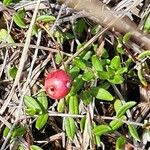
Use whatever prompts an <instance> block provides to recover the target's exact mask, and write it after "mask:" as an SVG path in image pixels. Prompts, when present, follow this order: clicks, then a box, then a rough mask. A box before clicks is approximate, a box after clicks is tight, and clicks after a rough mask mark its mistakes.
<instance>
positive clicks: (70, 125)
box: [65, 118, 76, 140]
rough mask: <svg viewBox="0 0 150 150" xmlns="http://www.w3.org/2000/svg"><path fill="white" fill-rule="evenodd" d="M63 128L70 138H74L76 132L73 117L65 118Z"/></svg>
mask: <svg viewBox="0 0 150 150" xmlns="http://www.w3.org/2000/svg"><path fill="white" fill-rule="evenodd" d="M65 130H66V134H67V136H68V138H69V139H70V140H73V139H74V136H75V134H76V125H75V121H74V119H73V118H66V119H65Z"/></svg>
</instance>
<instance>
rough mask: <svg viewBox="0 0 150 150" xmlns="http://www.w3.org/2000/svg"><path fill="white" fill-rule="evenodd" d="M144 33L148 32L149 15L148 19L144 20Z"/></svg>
mask: <svg viewBox="0 0 150 150" xmlns="http://www.w3.org/2000/svg"><path fill="white" fill-rule="evenodd" d="M144 31H145V32H149V31H150V14H149V15H148V17H147V18H146V20H145V23H144Z"/></svg>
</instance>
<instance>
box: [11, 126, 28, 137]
mask: <svg viewBox="0 0 150 150" xmlns="http://www.w3.org/2000/svg"><path fill="white" fill-rule="evenodd" d="M26 131H27V129H26V128H25V127H23V126H20V127H17V128H16V129H14V131H13V133H12V138H16V137H18V136H23V135H24V134H25V133H26Z"/></svg>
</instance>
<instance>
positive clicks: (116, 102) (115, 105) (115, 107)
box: [114, 99, 122, 113]
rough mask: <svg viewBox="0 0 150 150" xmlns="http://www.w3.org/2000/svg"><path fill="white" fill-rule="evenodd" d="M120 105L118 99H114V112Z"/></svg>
mask: <svg viewBox="0 0 150 150" xmlns="http://www.w3.org/2000/svg"><path fill="white" fill-rule="evenodd" d="M121 106H122V102H121V100H120V99H116V100H115V102H114V109H115V112H116V113H117V112H118V110H119V109H120V107H121Z"/></svg>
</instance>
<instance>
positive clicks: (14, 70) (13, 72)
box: [8, 66, 18, 79]
mask: <svg viewBox="0 0 150 150" xmlns="http://www.w3.org/2000/svg"><path fill="white" fill-rule="evenodd" d="M17 70H18V69H17V67H16V66H13V67H10V68H9V70H8V76H9V77H10V78H12V79H15V77H16V74H17Z"/></svg>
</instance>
